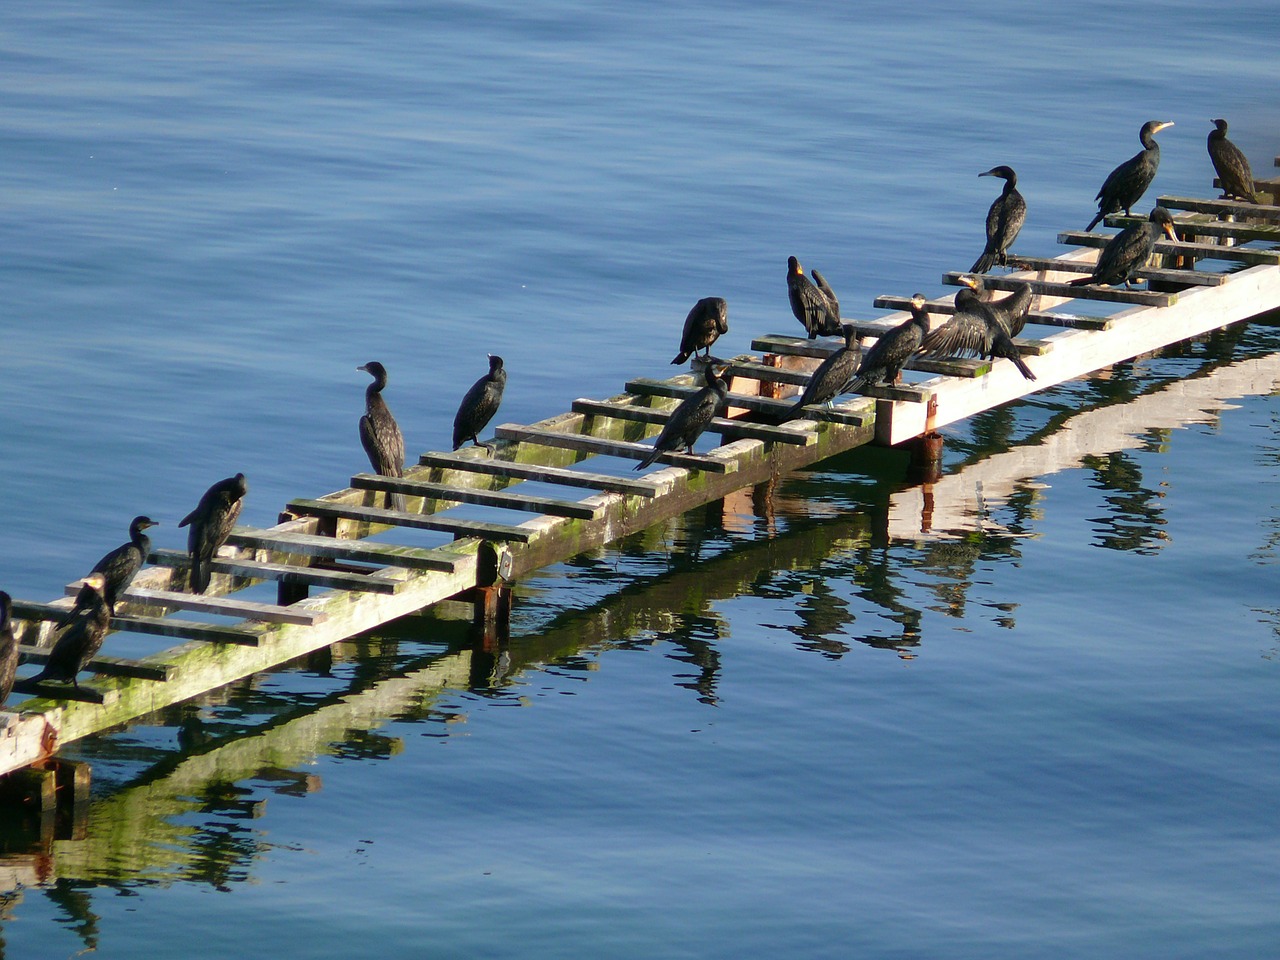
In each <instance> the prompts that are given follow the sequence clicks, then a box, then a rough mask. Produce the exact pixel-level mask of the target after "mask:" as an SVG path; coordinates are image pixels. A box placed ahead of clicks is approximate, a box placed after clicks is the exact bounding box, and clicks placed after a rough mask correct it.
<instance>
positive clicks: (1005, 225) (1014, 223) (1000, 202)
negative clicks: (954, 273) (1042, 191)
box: [969, 165, 1027, 273]
mask: <svg viewBox="0 0 1280 960" xmlns="http://www.w3.org/2000/svg"><path fill="white" fill-rule="evenodd" d="M978 176H980V177H1000V178H1001V179H1003V180H1004V190H1003V191H1002V192H1001V193H1000V196H998V197H996V198H995V200H993V201H992V203H991V208H990V209H989V210H987V245H986V247H985V248H984V249H983V251H982V256H980V257H979V258H978V259H977V262H975V263H974V265H973V267H972V268H970V270H969V272H970V273H986V272H987V271H988V270H990V269H991V268H992V267H993V266H995V265H996V264H997V263H998V264H1000V266H1002V267H1003V266H1005V265H1006V257H1005V254H1006V253H1008V250H1009V247H1010V246H1011V245H1012V244H1013V241H1014V240H1015V239H1017V236H1018V231H1019V230H1021V229H1022V224H1023V223H1024V222H1026V219H1027V201H1026V200H1024V199H1023V198H1022V194H1020V193H1019V192H1018V189H1017V188H1018V175H1017V174H1016V173H1014V172H1013V167H1006V166H1003V165H1001V166H999V167H992V168H991V169H990V170H988V171H987V172H986V173H980V174H978Z"/></svg>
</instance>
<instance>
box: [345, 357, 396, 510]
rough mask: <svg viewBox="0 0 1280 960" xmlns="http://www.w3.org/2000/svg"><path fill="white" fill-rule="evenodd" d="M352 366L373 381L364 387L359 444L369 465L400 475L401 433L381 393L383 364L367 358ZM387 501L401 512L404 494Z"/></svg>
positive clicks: (384, 375) (384, 379)
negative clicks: (366, 361)
mask: <svg viewBox="0 0 1280 960" xmlns="http://www.w3.org/2000/svg"><path fill="white" fill-rule="evenodd" d="M356 369H357V370H363V371H364V372H365V373H367V374H369V376H371V377H373V383H371V384H369V386H367V387H365V391H364V415H363V416H362V417H361V418H360V444H361V445H362V446H363V447H364V452H365V453H366V454H367V455H368V457H369V465H370V466H371V467H373V472H374V473H377V474H380V475H382V476H384V477H403V476H404V435H403V434H402V433H401V432H400V425H399V424H398V423H396V418H395V417H393V416H392V415H391V408H390V407H388V406H387V401H386V400H385V399H383V396H382V391H383V390H385V389H386V386H387V368H386V367H384V366H383V365H382V364H380V363H379V362H378V361H377V360H370V361H369V362H368V363H366V364H363V365H362V366H359V367H356ZM391 505H392V507H394V508H395V509H396V510H400V511H402V512H403V511H404V509H405V503H404V494H403V493H396V494H392V496H391Z"/></svg>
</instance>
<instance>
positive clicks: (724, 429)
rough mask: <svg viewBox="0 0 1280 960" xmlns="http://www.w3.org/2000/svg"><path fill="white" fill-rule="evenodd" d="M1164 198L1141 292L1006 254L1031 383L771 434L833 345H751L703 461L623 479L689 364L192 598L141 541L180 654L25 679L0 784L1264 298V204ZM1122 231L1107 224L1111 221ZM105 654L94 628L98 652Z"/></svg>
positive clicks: (2, 728)
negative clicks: (79, 679)
mask: <svg viewBox="0 0 1280 960" xmlns="http://www.w3.org/2000/svg"><path fill="white" fill-rule="evenodd" d="M1159 202H1160V203H1161V204H1162V205H1164V206H1166V207H1168V208H1170V209H1171V210H1174V211H1178V215H1177V220H1178V227H1179V235H1180V237H1181V240H1180V241H1179V242H1177V243H1173V242H1161V243H1159V244H1157V247H1156V253H1157V255H1158V256H1157V258H1156V260H1157V261H1159V265H1157V266H1153V267H1151V268H1150V269H1148V270H1147V271H1145V273H1144V274H1143V275H1142V276H1143V278H1144V279H1146V280H1147V281H1148V289H1144V290H1126V289H1115V288H1109V287H1108V288H1094V287H1071V286H1068V285H1067V283H1066V281H1068V280H1070V279H1071V278H1073V277H1076V276H1080V275H1082V274H1083V273H1085V272H1087V271H1088V269H1089V264H1090V263H1091V262H1092V261H1093V260H1095V259H1096V257H1097V254H1098V247H1099V246H1101V245H1102V244H1103V243H1105V239H1104V235H1101V234H1083V233H1075V232H1068V233H1063V234H1062V235H1061V236H1060V237H1059V240H1060V241H1061V242H1063V243H1065V244H1070V245H1073V246H1074V247H1075V249H1073V250H1071V251H1070V252H1068V253H1065V254H1063V255H1062V256H1059V257H1057V258H1054V259H1035V258H1030V257H1018V258H1017V259H1018V262H1019V263H1020V264H1021V265H1022V266H1023V267H1025V269H1021V270H1018V271H1017V272H1014V273H1011V274H1007V275H997V276H989V277H987V278H986V282H987V285H988V286H989V287H992V288H995V289H1009V288H1011V287H1012V286H1013V285H1014V284H1015V283H1017V282H1019V281H1025V282H1028V283H1030V284H1031V285H1032V288H1033V290H1034V291H1035V293H1036V294H1037V299H1036V301H1035V309H1034V311H1033V312H1032V314H1031V317H1030V321H1029V324H1028V327H1027V331H1026V332H1027V333H1028V334H1032V333H1034V334H1035V335H1029V336H1026V337H1024V338H1021V339H1019V340H1018V341H1017V342H1018V346H1019V349H1020V351H1021V353H1022V354H1023V355H1024V356H1025V357H1026V358H1027V362H1028V364H1029V365H1030V366H1031V368H1032V369H1033V370H1034V372H1035V374H1036V376H1037V380H1036V381H1034V382H1032V381H1028V380H1025V379H1024V378H1023V377H1022V376H1021V375H1020V374H1019V373H1018V372H1017V370H1016V369H1015V368H1014V367H1013V365H1012V364H1010V363H1008V362H1006V361H999V360H998V361H994V362H990V361H982V360H956V361H937V360H929V361H926V360H924V359H919V360H917V361H916V362H915V364H914V365H913V366H911V367H909V368H908V369H909V370H910V373H909V374H908V375H907V377H906V378H905V380H904V382H902V383H900V384H898V385H895V386H892V387H876V388H871V389H869V390H868V391H867V395H865V396H852V397H849V398H847V399H844V400H843V401H842V402H839V403H836V404H834V405H832V406H830V407H817V408H810V409H809V410H808V411H807V416H806V417H805V418H804V419H798V420H794V421H791V422H788V423H786V424H782V425H777V421H778V419H779V417H778V415H779V413H780V412H781V411H783V410H785V409H788V408H789V407H790V406H791V404H792V403H793V402H794V401H793V400H790V399H788V398H789V397H794V395H795V394H796V393H798V392H799V390H800V388H801V386H802V385H803V384H804V383H805V382H806V380H807V378H808V376H809V374H810V373H811V372H812V370H813V369H814V368H815V367H816V366H817V364H818V363H819V362H820V361H821V360H822V358H823V357H825V356H827V355H828V354H829V353H830V351H832V350H834V349H836V347H837V346H838V344H837V343H836V342H834V341H810V340H806V339H800V338H797V337H792V336H778V335H774V336H761V337H758V338H756V339H755V340H754V341H753V343H752V349H753V350H755V351H759V353H758V355H751V356H742V357H736V358H734V359H733V360H732V361H730V370H729V375H730V377H731V387H730V391H731V392H730V397H729V408H728V409H727V410H726V411H725V415H724V417H722V418H721V419H718V420H716V421H715V422H714V423H713V424H712V427H711V432H714V433H718V434H719V436H720V440H721V445H719V446H717V447H715V448H714V449H712V450H710V451H709V452H707V453H705V454H698V455H688V454H682V453H674V454H665V455H662V456H661V457H660V458H659V459H660V462H661V463H662V464H663V466H662V467H660V468H655V469H653V470H652V471H650V472H648V473H646V474H643V475H640V476H636V475H634V474H633V473H632V472H631V471H630V470H629V469H627V468H628V467H629V466H630V465H631V464H630V462H631V461H635V460H639V459H641V458H643V457H645V456H646V455H647V454H648V453H649V452H650V451H651V449H652V448H651V447H650V446H649V445H648V444H646V443H642V442H641V441H642V440H644V439H646V438H648V437H652V436H653V435H654V434H655V433H656V432H657V431H658V430H659V429H660V427H661V425H662V424H663V423H664V422H665V420H666V419H667V417H668V416H669V415H670V411H671V410H672V409H673V408H674V406H675V404H676V403H677V402H678V401H679V400H680V399H681V398H683V397H685V396H688V395H689V394H690V393H692V392H693V391H694V390H695V389H696V385H695V378H694V377H692V376H690V375H682V376H678V377H674V378H671V379H668V380H656V379H637V380H633V381H631V382H629V383H627V384H626V389H625V392H624V393H622V394H620V395H618V396H615V397H611V398H608V399H606V400H587V399H580V400H576V401H574V402H573V404H572V406H571V409H570V411H569V412H567V413H564V414H561V415H560V416H557V417H553V418H551V419H549V420H545V421H542V422H540V423H536V424H532V425H527V426H526V425H517V424H503V425H502V426H499V427H498V428H497V431H496V434H497V442H496V444H495V445H494V449H493V451H492V453H490V452H489V451H486V450H483V449H480V448H472V449H467V450H463V451H460V452H456V453H436V452H429V453H424V454H423V455H422V456H421V457H420V458H419V463H418V464H417V465H416V466H414V467H413V468H411V469H408V470H407V471H406V476H405V477H404V478H388V477H382V476H376V475H372V474H366V473H360V474H357V475H356V476H354V477H353V478H352V482H351V486H350V487H349V488H347V489H345V490H340V491H337V492H335V493H330V494H327V495H325V496H322V497H318V498H314V499H297V500H294V501H292V502H290V503H289V504H288V505H287V506H286V507H285V509H284V512H283V514H282V516H281V522H280V523H279V524H278V525H276V526H275V527H272V528H270V529H267V530H258V529H250V528H237V529H236V531H235V532H234V533H233V534H232V536H231V538H230V540H229V541H228V545H227V546H226V547H224V548H223V551H222V553H221V555H220V557H219V558H218V559H217V560H216V561H215V563H214V564H213V571H214V574H215V576H214V581H213V584H212V586H211V588H210V591H209V594H208V595H193V594H191V593H189V592H186V590H185V586H186V581H187V576H188V571H189V564H188V560H187V557H186V555H185V554H183V553H180V552H177V551H171V550H156V551H154V552H153V553H152V556H151V557H150V561H151V564H152V566H149V567H148V568H147V569H144V570H143V571H142V572H141V573H140V574H139V576H138V577H137V578H136V580H135V581H134V584H133V586H132V587H131V588H130V590H129V591H128V592H127V593H126V594H125V595H124V598H123V601H122V602H121V603H120V604H119V605H118V606H117V610H116V613H115V616H114V617H113V619H112V628H113V630H116V631H124V632H129V633H133V634H148V635H153V636H158V637H161V638H170V639H172V640H173V641H174V644H173V645H171V646H166V647H165V648H164V649H161V650H158V651H156V652H154V653H151V654H148V655H146V656H142V657H138V658H134V659H123V658H119V657H110V656H101V657H99V658H97V660H95V661H94V662H93V663H92V664H91V665H90V669H91V670H93V671H94V672H96V673H97V677H96V678H94V679H93V680H91V681H89V682H87V683H85V684H82V690H81V692H80V693H79V694H77V692H76V691H75V690H73V689H71V688H68V687H65V686H64V685H61V684H49V683H45V684H33V683H31V682H30V681H27V682H26V683H25V685H21V684H20V686H19V688H18V689H19V690H21V691H22V692H25V693H28V694H31V695H32V696H31V698H30V699H27V700H25V701H24V702H21V703H19V704H18V705H17V707H16V712H14V713H7V714H6V713H0V774H4V773H8V772H10V771H14V770H18V769H20V768H23V767H26V766H29V765H31V764H35V763H38V762H39V761H43V760H46V759H47V758H49V757H51V756H52V755H53V754H54V753H55V752H56V751H57V750H58V749H59V748H60V747H61V746H62V745H64V744H67V743H69V742H71V741H74V740H76V739H79V738H81V737H84V736H87V735H89V734H93V733H96V732H99V731H102V730H106V729H109V728H111V727H114V726H117V725H119V724H122V723H125V722H127V721H129V720H131V719H133V718H136V717H139V716H141V715H144V714H147V713H150V712H152V711H155V710H157V709H159V708H161V707H164V706H168V705H170V704H174V703H178V702H181V701H184V700H187V699H190V698H192V697H194V696H197V695H199V694H201V693H204V692H206V691H208V690H211V689H214V688H216V687H219V686H222V685H223V684H226V683H229V682H231V681H233V680H236V679H239V678H242V677H245V676H249V675H251V674H253V673H256V672H259V671H262V670H266V669H268V668H270V667H273V666H276V665H278V664H281V663H284V662H286V661H288V660H291V659H293V658H295V657H298V656H301V655H303V654H306V653H309V652H311V651H313V650H316V649H319V648H321V647H324V646H327V645H329V644H331V643H334V642H336V641H339V640H342V639H345V638H347V637H351V636H354V635H356V634H358V633H362V632H365V631H368V630H371V629H373V628H376V627H378V626H380V625H382V624H385V623H387V622H389V621H391V620H393V619H396V618H399V617H401V616H404V615H406V614H409V613H412V612H414V611H416V610H419V609H421V608H423V607H426V606H430V605H432V604H435V603H438V602H440V601H443V600H446V599H448V598H451V597H458V596H459V595H463V596H466V597H468V598H470V599H472V600H473V601H475V602H476V605H477V611H478V615H481V616H489V617H493V616H500V615H501V612H502V611H501V609H500V602H499V601H500V598H501V596H502V594H501V591H500V589H499V588H500V585H501V584H502V583H503V582H505V581H510V580H512V579H514V578H518V577H520V576H522V575H524V574H527V573H529V572H531V571H533V570H536V569H538V568H540V567H543V566H546V565H548V564H551V563H556V562H559V561H563V560H567V559H569V558H570V557H573V556H575V555H577V554H579V553H582V552H584V551H588V550H592V549H594V548H596V547H600V546H603V545H605V544H608V543H611V542H613V541H615V540H617V539H618V538H620V537H623V536H626V535H628V534H631V533H634V532H637V531H640V530H643V529H645V528H646V527H649V526H651V525H653V524H655V523H658V522H661V521H663V520H666V519H668V518H670V517H673V516H676V515H679V514H681V513H683V512H685V511H688V510H690V509H693V508H695V507H698V506H701V505H703V504H706V503H710V502H712V501H715V500H719V499H721V498H723V497H725V496H726V495H728V494H731V493H733V492H734V491H738V490H742V489H744V488H747V487H762V489H763V488H764V487H765V486H767V485H770V484H772V483H773V482H774V481H776V479H777V478H778V477H779V476H780V475H781V474H783V473H785V472H787V471H791V470H794V469H797V468H800V467H805V466H808V465H810V464H813V463H816V462H818V461H821V460H824V459H826V458H828V457H830V456H833V455H835V454H838V453H841V452H843V451H846V450H849V449H851V448H853V447H856V446H859V445H861V444H865V443H868V442H871V441H873V440H874V441H878V442H881V443H889V444H899V443H903V442H905V441H908V440H912V439H915V438H920V437H924V436H927V435H931V434H932V433H933V432H934V431H935V430H937V429H938V428H939V427H942V426H944V425H946V424H949V423H953V422H955V421H957V420H961V419H963V418H965V417H968V416H971V415H973V414H975V413H978V412H980V411H982V410H987V409H990V408H992V407H994V406H997V405H999V404H1003V403H1006V402H1008V401H1010V400H1015V399H1017V398H1019V397H1022V396H1025V395H1026V394H1028V393H1030V392H1032V391H1035V390H1043V389H1045V388H1047V387H1050V386H1053V385H1054V384H1057V383H1061V382H1063V381H1065V380H1069V379H1072V378H1074V377H1078V376H1081V375H1083V374H1087V373H1089V372H1091V371H1095V370H1098V369H1101V368H1104V367H1106V366H1108V365H1110V364H1113V363H1116V362H1119V361H1123V360H1126V359H1129V358H1131V357H1134V356H1137V355H1139V354H1143V353H1147V352H1151V351H1155V350H1158V349H1160V348H1161V347H1164V346H1167V345H1169V344H1172V343H1176V342H1178V341H1181V340H1185V339H1188V338H1191V337H1195V336H1199V335H1201V334H1204V333H1207V332H1209V331H1211V330H1213V329H1216V328H1218V327H1222V326H1225V325H1228V324H1231V323H1234V322H1237V321H1240V320H1245V319H1248V318H1250V317H1253V316H1256V315H1259V314H1262V313H1266V312H1269V311H1271V310H1274V309H1276V308H1278V307H1280V251H1277V250H1276V249H1274V248H1273V245H1275V244H1277V242H1280V206H1277V205H1271V204H1266V205H1253V204H1241V203H1234V202H1225V201H1216V200H1199V199H1194V198H1179V197H1162V198H1161V199H1160V200H1159ZM1125 222H1126V221H1125V219H1124V218H1122V217H1111V218H1108V224H1109V225H1110V226H1113V227H1114V226H1120V225H1123V224H1124V223H1125ZM959 276H960V275H959V274H947V275H946V277H945V278H944V280H945V281H946V282H949V283H955V282H956V281H957V279H958V277H959ZM907 299H908V298H907V297H906V296H905V295H894V296H883V297H879V298H877V300H876V301H875V305H876V306H877V307H880V308H886V309H889V310H892V311H895V312H893V313H890V314H889V315H887V316H885V317H883V318H881V319H878V320H868V321H846V322H854V323H855V324H856V325H857V327H858V328H859V332H860V334H861V335H863V336H864V337H876V336H878V335H880V334H882V333H883V332H884V331H885V330H887V329H890V328H891V327H893V326H896V325H897V324H898V323H900V322H901V321H902V320H903V319H905V316H906V314H905V313H903V312H902V308H903V307H905V305H906V303H907ZM1064 305H1065V306H1066V308H1065V309H1064ZM930 310H931V312H933V313H936V314H939V315H944V314H948V313H950V312H953V311H954V304H953V303H952V301H951V298H946V299H941V300H937V301H934V302H931V303H930ZM673 335H674V332H673ZM584 464H585V466H584ZM587 467H589V468H590V469H587ZM395 493H399V494H403V495H404V496H405V498H406V507H405V510H404V511H397V510H394V509H390V506H391V504H392V502H393V501H392V496H391V495H392V494H395ZM406 530H423V531H431V532H434V533H435V534H440V535H443V536H446V537H452V538H453V539H452V540H451V541H450V542H446V543H443V544H442V545H439V546H432V547H424V546H413V545H408V544H405V543H403V542H400V543H397V542H395V541H396V540H397V539H400V540H403V539H407V537H405V536H401V537H397V535H396V532H397V531H406ZM262 583H274V584H276V597H275V601H276V602H267V600H269V599H270V598H269V597H266V598H261V597H260V598H259V599H256V600H249V599H243V598H241V597H240V596H238V595H237V594H239V593H240V592H241V591H242V590H244V589H245V588H247V587H250V586H254V585H258V584H262ZM66 589H67V594H68V595H67V596H65V597H63V598H60V599H57V600H54V601H51V602H30V601H21V600H16V601H15V602H14V616H15V618H16V619H15V628H16V630H17V632H18V633H19V636H20V638H21V640H22V642H23V647H22V651H23V657H24V661H25V662H27V663H32V664H35V663H40V662H41V661H42V660H43V658H44V657H45V656H46V655H47V644H48V642H49V640H50V639H51V636H52V633H53V629H54V626H55V622H56V621H57V620H59V619H60V618H61V617H63V616H64V615H65V613H66V612H67V610H69V609H70V607H71V603H72V600H71V595H73V594H74V592H75V591H76V589H77V584H69V585H68V586H67V588H66ZM259 593H260V591H259ZM192 616H198V617H200V618H201V619H191V617H192ZM111 646H112V643H111V638H108V642H107V644H106V645H105V648H104V649H105V650H108V651H109V650H110V649H111Z"/></svg>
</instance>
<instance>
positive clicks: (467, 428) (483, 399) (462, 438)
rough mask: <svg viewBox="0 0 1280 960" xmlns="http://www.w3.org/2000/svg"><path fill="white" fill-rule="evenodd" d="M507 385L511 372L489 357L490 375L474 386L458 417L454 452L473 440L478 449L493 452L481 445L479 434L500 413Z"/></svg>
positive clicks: (485, 444) (460, 407) (466, 397)
mask: <svg viewBox="0 0 1280 960" xmlns="http://www.w3.org/2000/svg"><path fill="white" fill-rule="evenodd" d="M506 385H507V371H506V370H504V369H503V367H502V358H501V357H495V356H494V355H493V354H489V372H488V373H486V374H485V375H484V376H483V377H481V378H480V379H479V380H477V381H476V382H475V383H473V384H472V385H471V389H470V390H468V391H467V392H466V395H465V396H464V397H463V398H462V403H461V404H459V406H458V412H457V414H455V415H454V418H453V449H455V450H457V449H458V448H459V447H460V446H462V445H463V444H464V443H466V442H467V441H468V440H470V441H472V442H473V443H474V444H475V445H476V446H478V447H484V448H485V449H486V450H490V451H492V447H490V446H489V444H487V443H481V442H480V440H479V433H480V431H481V430H483V429H484V428H485V427H486V426H488V425H489V421H490V420H492V419H493V415H494V414H495V413H497V412H498V406H499V404H501V403H502V391H503V389H504V388H505V387H506Z"/></svg>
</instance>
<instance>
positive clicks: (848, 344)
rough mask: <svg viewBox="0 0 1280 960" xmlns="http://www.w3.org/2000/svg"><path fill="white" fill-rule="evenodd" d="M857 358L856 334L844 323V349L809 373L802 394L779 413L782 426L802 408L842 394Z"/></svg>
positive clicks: (858, 354)
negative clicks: (791, 404) (786, 409)
mask: <svg viewBox="0 0 1280 960" xmlns="http://www.w3.org/2000/svg"><path fill="white" fill-rule="evenodd" d="M860 356H861V351H860V350H859V349H858V331H857V329H856V328H855V327H854V325H853V324H851V323H848V324H845V327H844V346H843V347H841V348H840V349H839V350H837V351H836V352H835V353H833V354H831V356H829V357H827V358H826V359H825V360H823V361H822V363H820V364H819V365H818V369H817V370H815V371H813V376H811V377H810V378H809V382H808V383H806V384H805V385H804V392H803V393H801V394H800V399H799V400H797V401H796V402H795V404H794V405H793V406H792V407H791V409H789V410H788V411H787V412H786V413H785V414H783V417H782V421H783V422H784V423H785V422H786V421H788V420H793V419H795V418H796V417H799V416H801V415H803V413H804V408H805V407H807V406H809V405H810V404H813V403H826V402H827V401H828V400H831V399H833V398H834V397H835V396H836V395H837V394H840V393H842V392H844V389H845V384H846V383H848V382H849V380H850V378H852V377H853V374H854V371H855V370H857V369H858V359H859V358H860Z"/></svg>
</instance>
